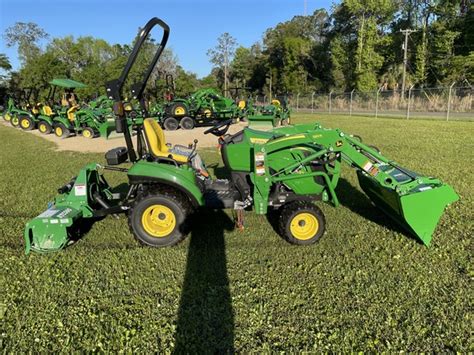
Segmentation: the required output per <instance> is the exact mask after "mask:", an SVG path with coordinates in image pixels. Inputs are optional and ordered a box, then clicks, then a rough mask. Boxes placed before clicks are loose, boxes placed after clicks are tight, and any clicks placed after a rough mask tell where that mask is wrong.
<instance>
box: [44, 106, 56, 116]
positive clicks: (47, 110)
mask: <svg viewBox="0 0 474 355" xmlns="http://www.w3.org/2000/svg"><path fill="white" fill-rule="evenodd" d="M42 108H43V114H44V115H46V116H53V115H54V113H53V110H52V109H51V107H49V106H48V105H43V107H42Z"/></svg>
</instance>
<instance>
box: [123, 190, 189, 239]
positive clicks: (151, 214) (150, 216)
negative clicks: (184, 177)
mask: <svg viewBox="0 0 474 355" xmlns="http://www.w3.org/2000/svg"><path fill="white" fill-rule="evenodd" d="M188 211H189V203H188V201H187V200H186V199H185V198H184V197H183V196H182V195H181V194H179V193H177V192H176V191H173V190H169V191H156V190H151V191H149V192H145V193H143V194H142V195H138V196H137V198H136V200H135V203H134V204H133V206H132V207H131V208H130V210H129V213H128V226H129V228H130V231H131V232H132V233H133V235H134V236H135V238H136V239H137V240H138V241H139V242H140V243H142V244H144V245H147V246H151V247H167V246H172V245H176V244H178V243H179V242H181V241H182V240H184V239H185V238H186V235H187V234H188V228H187V226H186V222H187V221H186V219H187V215H188Z"/></svg>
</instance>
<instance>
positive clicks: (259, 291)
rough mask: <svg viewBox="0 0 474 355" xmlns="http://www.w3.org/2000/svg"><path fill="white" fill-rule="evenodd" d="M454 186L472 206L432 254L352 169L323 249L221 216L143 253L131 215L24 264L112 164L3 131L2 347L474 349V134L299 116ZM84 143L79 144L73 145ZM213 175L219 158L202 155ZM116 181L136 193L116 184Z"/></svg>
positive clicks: (202, 219)
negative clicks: (48, 226) (34, 223)
mask: <svg viewBox="0 0 474 355" xmlns="http://www.w3.org/2000/svg"><path fill="white" fill-rule="evenodd" d="M316 120H317V121H319V122H321V123H322V124H323V125H324V126H325V127H334V128H337V127H339V128H342V129H344V130H345V131H346V132H347V133H353V134H358V135H360V136H362V137H363V138H364V142H367V143H369V144H374V145H376V146H377V147H378V148H379V149H380V150H381V151H382V153H383V154H385V155H386V156H388V157H390V158H392V159H394V160H395V161H397V162H398V163H400V164H401V165H402V166H404V167H406V168H409V169H412V170H415V171H419V172H423V173H424V174H426V175H432V176H436V177H439V178H441V179H442V180H443V181H445V182H447V183H449V184H451V185H452V186H453V187H454V188H455V190H456V191H457V192H458V194H459V195H460V198H461V200H460V201H459V202H456V203H455V204H453V205H451V206H450V207H449V208H448V209H447V212H446V213H445V214H444V216H443V217H442V219H441V221H440V223H439V226H438V229H437V230H436V232H435V235H434V238H433V242H432V245H431V247H429V248H427V247H425V246H423V245H422V244H420V243H419V242H417V241H416V240H415V239H413V238H411V237H409V236H407V235H405V234H404V233H402V232H400V230H399V228H398V227H397V226H395V225H394V224H393V223H392V222H391V221H390V220H389V219H388V218H387V217H386V216H385V215H384V214H383V213H382V212H380V211H379V210H377V209H376V208H375V207H373V206H372V205H371V203H370V202H369V200H368V199H367V198H366V197H365V195H364V194H363V193H362V191H361V190H360V188H359V187H358V184H357V178H356V175H355V171H353V170H351V169H350V168H345V169H344V170H343V179H342V180H341V182H340V185H339V186H338V190H337V192H338V194H339V198H340V200H341V202H342V206H340V207H338V208H333V207H331V206H329V205H322V209H323V211H324V213H325V215H326V221H327V231H326V234H325V235H324V236H323V238H322V239H321V240H320V241H319V242H318V243H317V244H315V245H312V246H309V247H297V246H292V245H289V244H287V243H286V242H285V241H283V240H282V239H281V238H279V237H278V235H277V234H276V233H275V232H274V230H273V228H272V227H271V226H270V225H269V223H268V221H267V219H266V217H265V216H256V215H254V214H253V213H251V212H247V213H246V214H245V223H246V227H245V230H244V231H243V232H241V231H238V230H234V224H233V219H232V218H233V217H232V214H231V212H222V211H207V212H203V213H201V214H200V215H199V218H195V220H194V224H193V226H194V227H193V231H192V233H191V235H190V236H189V237H188V239H186V241H185V242H183V243H181V244H180V245H178V246H176V247H171V248H165V249H152V248H147V247H142V246H140V245H139V244H138V243H137V242H136V241H135V240H134V239H133V237H132V236H131V234H130V233H129V231H128V227H127V221H126V218H125V216H122V217H121V218H120V219H119V220H116V219H114V218H112V217H108V218H106V219H105V220H103V221H101V222H98V223H96V224H95V225H94V226H93V227H92V229H91V230H90V232H89V233H88V234H87V235H86V236H85V237H84V238H83V239H82V240H80V241H79V242H78V243H76V244H75V245H73V246H71V247H69V248H67V249H65V250H63V251H61V252H57V253H51V254H44V255H40V254H30V255H29V256H25V255H24V245H23V239H22V234H23V228H24V225H25V223H26V222H27V221H28V220H29V219H31V218H33V217H35V216H36V215H38V214H39V213H41V212H42V211H43V210H44V209H46V207H47V203H48V201H50V200H51V199H52V198H53V197H54V195H55V193H56V189H57V188H58V187H59V186H61V185H63V184H64V183H65V182H67V181H69V179H70V178H71V177H72V176H74V175H75V174H77V172H78V171H79V169H80V168H81V167H82V166H83V165H85V164H86V163H88V162H91V161H97V162H100V163H103V162H104V159H103V156H102V154H78V153H73V152H56V151H55V150H54V145H53V144H52V143H50V142H47V141H45V140H43V139H41V138H39V137H35V136H33V135H30V134H26V133H24V132H21V131H20V130H15V129H12V128H9V127H4V126H0V259H1V273H0V328H1V329H0V349H2V350H3V351H5V352H13V353H21V352H33V353H37V352H45V351H51V352H71V351H73V350H76V351H85V352H90V351H114V352H115V351H119V350H124V351H127V352H132V351H133V352H135V351H136V352H152V351H175V352H199V353H201V352H204V353H216V352H233V351H235V352H248V351H251V350H252V351H256V352H260V351H302V350H307V351H399V350H405V351H413V352H420V351H424V352H445V351H459V352H468V351H473V350H474V348H473V338H472V326H473V313H472V309H473V308H472V305H473V303H472V300H473V293H472V289H473V282H472V281H473V276H474V270H473V263H472V245H473V243H472V235H473V224H472V221H473V220H474V218H473V213H472V210H473V198H472V185H473V170H472V169H473V165H474V146H473V142H474V141H473V139H472V135H473V133H474V125H473V123H469V122H438V121H425V120H424V121H415V120H413V121H405V120H399V119H382V118H379V119H375V118H365V117H342V116H328V115H326V116H320V115H313V116H311V115H300V116H298V115H295V119H294V120H293V121H294V122H310V121H316ZM71 139H74V138H71ZM203 155H204V157H205V160H206V162H207V164H208V165H212V163H217V162H219V164H221V162H220V160H219V156H218V154H216V153H215V152H212V151H209V150H206V151H204V152H203ZM107 176H108V177H109V182H112V183H119V182H120V181H123V180H124V178H125V177H124V176H123V175H121V174H120V173H109V174H108V175H107Z"/></svg>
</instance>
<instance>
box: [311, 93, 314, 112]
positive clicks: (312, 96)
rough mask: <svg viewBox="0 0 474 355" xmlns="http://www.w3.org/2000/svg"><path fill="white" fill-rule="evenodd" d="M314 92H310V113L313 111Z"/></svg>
mask: <svg viewBox="0 0 474 355" xmlns="http://www.w3.org/2000/svg"><path fill="white" fill-rule="evenodd" d="M314 94H315V93H314V92H313V93H312V94H311V113H313V112H314Z"/></svg>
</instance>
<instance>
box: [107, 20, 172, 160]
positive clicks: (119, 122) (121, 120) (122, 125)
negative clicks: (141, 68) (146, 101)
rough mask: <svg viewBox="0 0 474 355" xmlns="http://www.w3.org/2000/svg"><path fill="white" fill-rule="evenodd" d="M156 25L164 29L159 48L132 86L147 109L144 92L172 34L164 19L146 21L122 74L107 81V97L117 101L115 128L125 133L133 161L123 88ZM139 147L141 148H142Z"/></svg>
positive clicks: (134, 158) (134, 92)
mask: <svg viewBox="0 0 474 355" xmlns="http://www.w3.org/2000/svg"><path fill="white" fill-rule="evenodd" d="M156 25H158V26H160V27H161V28H162V29H163V37H162V38H161V42H160V44H159V46H158V49H157V50H156V53H155V56H154V57H153V60H152V61H151V62H150V64H149V66H148V68H147V69H146V70H145V72H144V73H143V78H142V81H141V82H139V83H136V84H134V85H133V87H132V93H133V95H134V97H136V98H137V99H138V100H139V101H140V104H141V105H142V109H143V110H144V111H146V108H145V107H144V105H143V103H142V96H143V92H144V91H145V87H146V84H147V82H148V79H149V78H150V75H151V73H152V71H153V69H154V67H155V65H156V63H157V62H158V59H159V58H160V56H161V54H162V53H163V50H164V49H165V46H166V43H167V42H168V37H169V34H170V27H169V26H168V25H167V24H166V23H165V22H164V21H163V20H161V19H159V18H157V17H153V18H152V19H151V20H149V21H148V22H147V23H146V25H145V26H144V27H143V29H142V30H141V31H140V32H139V34H138V39H137V41H136V42H135V45H134V46H133V50H132V52H131V53H130V55H129V57H128V60H127V64H125V67H124V68H123V70H122V74H121V75H120V77H119V78H118V79H115V80H112V81H109V82H107V83H106V92H107V97H108V98H109V99H111V100H114V101H115V104H114V113H115V115H116V118H115V130H116V131H117V133H123V134H124V137H125V142H126V144H127V149H128V156H129V158H130V161H131V162H134V161H136V160H137V156H136V153H135V150H134V148H133V143H132V138H131V135H130V131H129V129H128V127H127V121H126V118H125V112H124V109H123V102H122V100H123V98H122V90H123V86H124V84H125V81H126V80H127V77H128V75H129V73H130V70H131V69H132V67H133V64H134V63H135V60H136V59H137V57H138V53H139V52H140V49H141V48H142V46H143V43H145V40H146V38H147V37H148V35H149V34H150V32H151V30H152V29H153V27H155V26H156ZM145 113H146V112H145ZM138 140H139V139H138ZM139 144H140V143H139ZM138 149H139V150H140V148H138Z"/></svg>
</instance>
